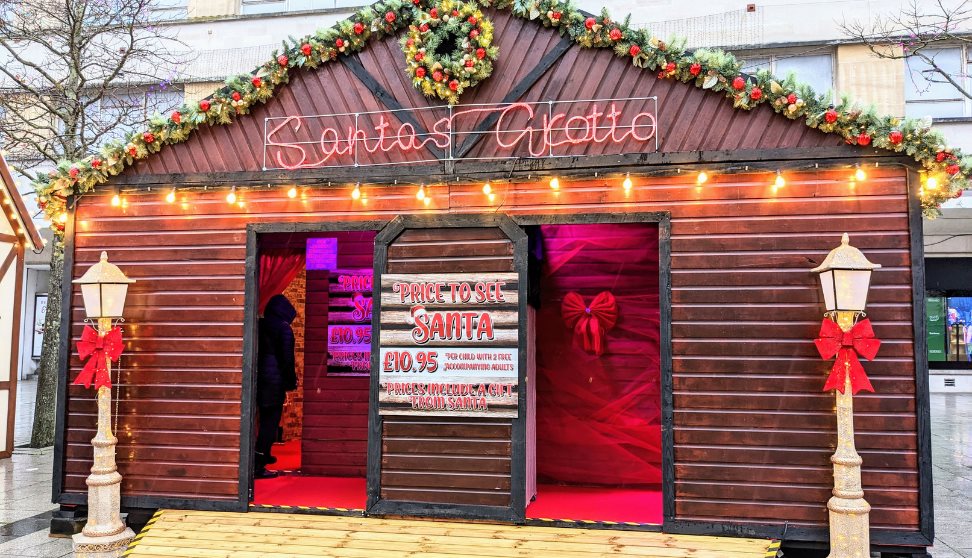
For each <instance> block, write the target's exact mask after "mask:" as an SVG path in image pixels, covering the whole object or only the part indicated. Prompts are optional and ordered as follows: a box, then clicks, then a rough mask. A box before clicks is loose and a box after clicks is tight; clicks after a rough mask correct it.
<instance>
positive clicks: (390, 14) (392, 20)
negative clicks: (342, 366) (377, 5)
mask: <svg viewBox="0 0 972 558" xmlns="http://www.w3.org/2000/svg"><path fill="white" fill-rule="evenodd" d="M396 19H398V16H396V15H395V12H388V13H387V14H385V21H387V22H388V23H395V20H396Z"/></svg>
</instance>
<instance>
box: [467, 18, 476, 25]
mask: <svg viewBox="0 0 972 558" xmlns="http://www.w3.org/2000/svg"><path fill="white" fill-rule="evenodd" d="M466 21H468V22H469V25H476V18H475V17H474V16H469V19H467V20H466Z"/></svg>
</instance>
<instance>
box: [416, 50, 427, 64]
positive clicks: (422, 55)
mask: <svg viewBox="0 0 972 558" xmlns="http://www.w3.org/2000/svg"><path fill="white" fill-rule="evenodd" d="M424 58H425V54H424V53H421V52H416V53H415V60H416V61H417V62H421V61H422V60H423V59H424Z"/></svg>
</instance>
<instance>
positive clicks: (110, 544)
mask: <svg viewBox="0 0 972 558" xmlns="http://www.w3.org/2000/svg"><path fill="white" fill-rule="evenodd" d="M134 282H135V280H134V279H129V278H128V277H126V276H125V274H124V273H122V271H121V270H120V269H118V266H116V265H114V264H111V263H108V253H107V252H102V253H101V261H99V262H98V263H96V264H94V265H93V266H91V267H90V268H89V269H88V271H86V272H85V274H84V275H82V276H81V278H79V279H75V280H74V281H73V283H76V284H78V285H81V296H82V298H83V299H84V310H85V314H86V315H87V317H88V319H89V320H92V321H97V323H98V336H99V337H104V336H105V335H107V334H108V332H109V331H111V327H112V325H111V323H112V320H113V319H114V320H117V319H120V318H121V317H122V314H123V312H124V310H125V297H126V295H127V294H128V286H129V285H130V284H132V283H134ZM92 358H94V357H92ZM105 360H106V362H105V364H106V365H107V366H108V371H109V374H110V371H111V360H110V358H107V357H105ZM117 442H118V439H117V438H115V435H114V434H113V433H112V431H111V388H110V387H107V386H101V387H99V388H98V432H97V434H96V435H95V437H94V438H93V439H92V440H91V445H92V446H94V464H93V465H92V466H91V474H90V475H88V479H87V481H86V483H87V485H88V522H87V524H86V525H85V527H84V529H83V530H82V531H81V533H78V534H77V535H74V553H75V556H77V557H99V558H102V557H104V558H107V557H116V556H121V554H122V553H123V552H124V551H125V548H126V547H127V546H128V543H129V542H130V541H131V540H132V539H133V538H134V537H135V533H134V532H133V531H132V530H131V529H129V528H128V527H127V526H126V525H125V523H124V522H123V521H122V520H121V515H120V513H119V511H120V508H121V480H122V477H121V475H120V474H119V473H118V467H117V466H116V464H115V444H116V443H117Z"/></svg>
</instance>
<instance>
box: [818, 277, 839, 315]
mask: <svg viewBox="0 0 972 558" xmlns="http://www.w3.org/2000/svg"><path fill="white" fill-rule="evenodd" d="M820 286H821V288H823V295H824V306H825V307H826V308H827V311H828V312H833V311H834V310H836V309H837V306H836V302H835V301H834V271H833V270H827V271H824V272H822V273H821V274H820Z"/></svg>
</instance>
